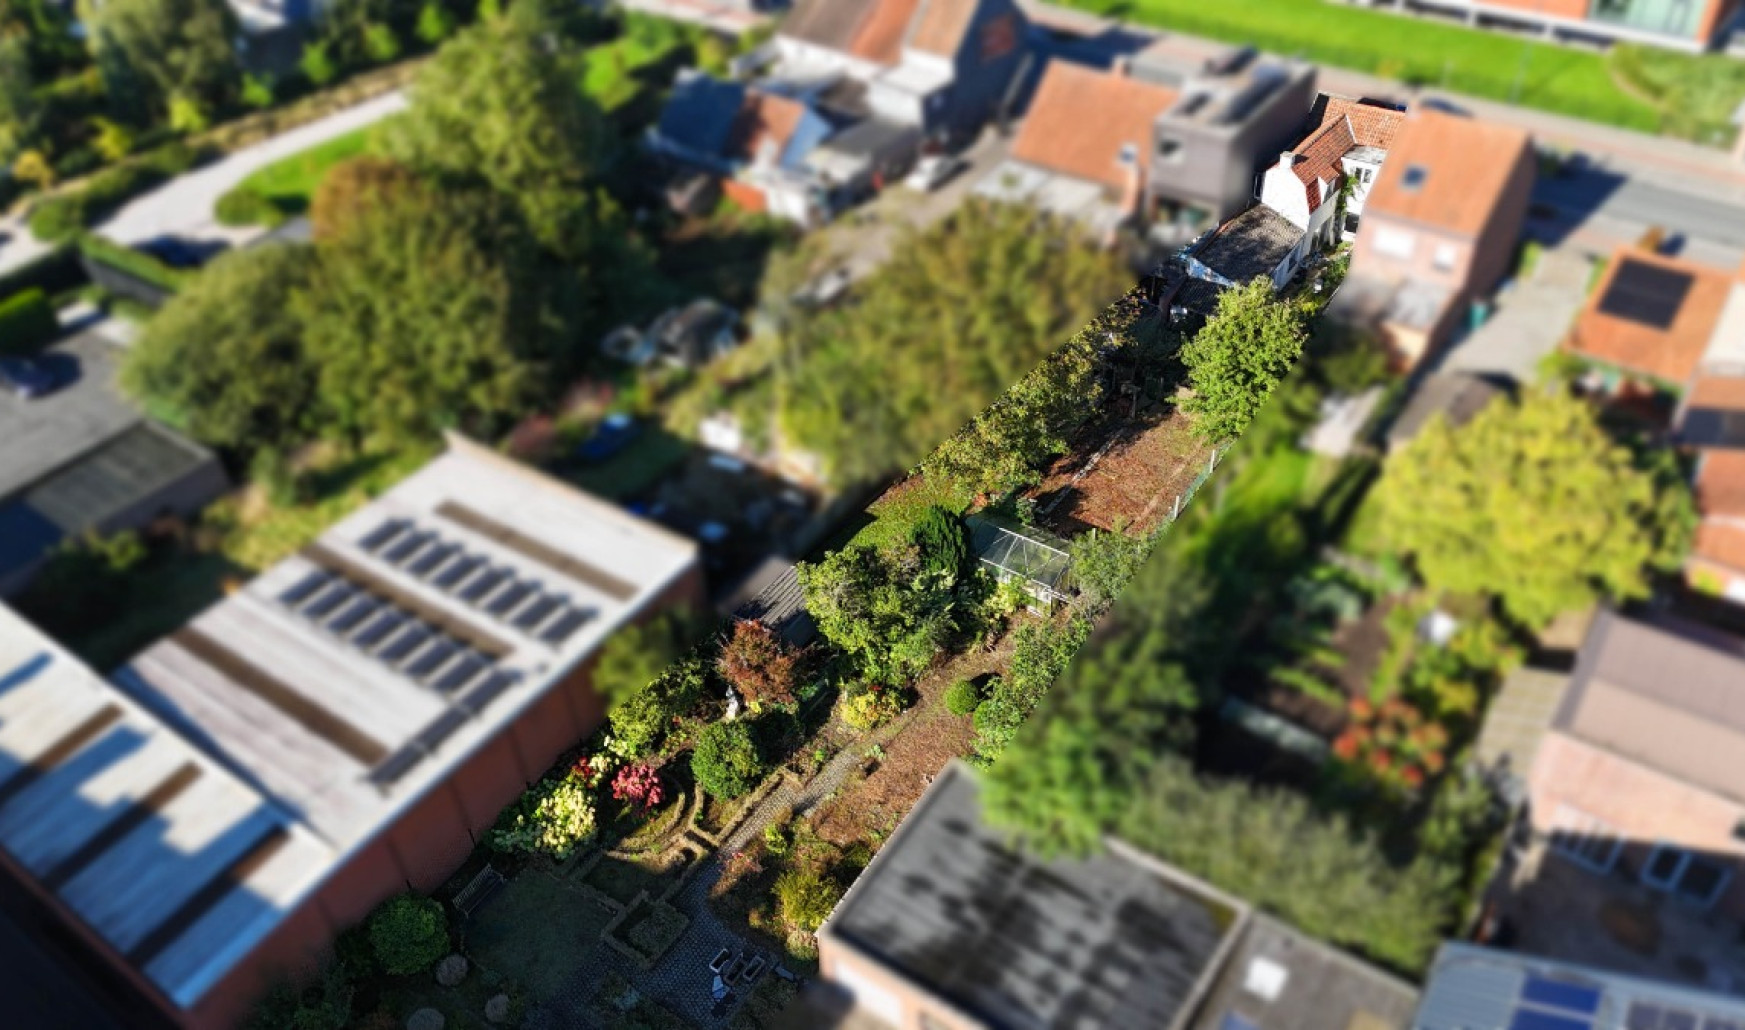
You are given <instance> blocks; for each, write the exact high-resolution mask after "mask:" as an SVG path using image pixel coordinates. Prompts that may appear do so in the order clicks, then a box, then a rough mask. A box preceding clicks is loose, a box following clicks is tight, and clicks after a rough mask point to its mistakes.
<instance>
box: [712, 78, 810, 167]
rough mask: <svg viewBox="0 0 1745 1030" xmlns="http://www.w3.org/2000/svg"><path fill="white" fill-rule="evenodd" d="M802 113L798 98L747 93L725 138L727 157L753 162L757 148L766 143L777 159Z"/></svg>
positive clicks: (802, 115) (791, 136) (756, 155)
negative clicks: (731, 128)
mask: <svg viewBox="0 0 1745 1030" xmlns="http://www.w3.org/2000/svg"><path fill="white" fill-rule="evenodd" d="M805 116H806V108H805V106H804V105H803V104H801V103H800V102H799V101H797V100H790V99H788V98H787V97H779V96H775V95H774V94H771V93H756V92H751V93H747V94H746V95H745V103H744V104H743V105H742V106H741V107H740V109H739V115H738V117H736V118H735V119H734V120H733V135H732V136H731V137H729V139H728V141H727V153H728V156H729V157H733V158H737V159H739V160H742V161H756V160H757V157H758V151H759V150H761V149H763V147H764V146H765V145H766V144H769V145H773V146H774V148H775V150H776V154H777V156H778V158H779V156H780V154H781V151H783V150H785V149H786V148H787V145H788V141H789V140H791V139H793V137H794V130H795V129H796V128H798V127H799V125H800V120H801V119H802V118H804V117H805Z"/></svg>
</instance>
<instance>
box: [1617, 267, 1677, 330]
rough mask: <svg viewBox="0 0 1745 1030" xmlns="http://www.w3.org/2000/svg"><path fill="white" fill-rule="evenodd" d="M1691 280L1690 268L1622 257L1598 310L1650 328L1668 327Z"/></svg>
mask: <svg viewBox="0 0 1745 1030" xmlns="http://www.w3.org/2000/svg"><path fill="white" fill-rule="evenodd" d="M1694 281H1695V280H1694V279H1693V278H1692V277H1691V275H1690V273H1689V272H1681V271H1679V270H1678V269H1676V268H1662V267H1661V266H1659V265H1651V264H1648V263H1646V262H1643V261H1633V260H1631V259H1629V258H1625V259H1624V260H1623V261H1622V262H1621V263H1620V264H1619V265H1618V271H1617V272H1616V274H1614V275H1613V276H1612V284H1611V286H1610V287H1608V288H1607V289H1606V295H1605V296H1604V297H1601V298H1600V312H1601V313H1602V314H1607V315H1611V316H1613V317H1615V318H1622V319H1625V320H1627V321H1631V322H1635V323H1637V324H1639V325H1645V326H1648V327H1649V328H1651V329H1670V328H1672V323H1673V322H1674V321H1676V320H1677V319H1678V311H1679V309H1680V308H1681V307H1683V306H1684V298H1685V295H1686V294H1688V293H1690V289H1691V285H1692V283H1693V282H1694Z"/></svg>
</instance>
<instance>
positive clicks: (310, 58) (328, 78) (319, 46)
mask: <svg viewBox="0 0 1745 1030" xmlns="http://www.w3.org/2000/svg"><path fill="white" fill-rule="evenodd" d="M297 67H298V68H299V69H300V70H301V71H302V72H303V75H304V77H305V78H307V79H308V80H309V82H310V83H311V84H313V85H315V86H325V85H327V84H328V83H329V82H332V81H333V80H334V79H335V78H337V77H338V76H339V64H338V62H336V61H334V59H333V56H332V55H331V54H329V53H328V52H327V44H326V43H309V44H307V45H305V46H304V47H303V56H302V57H299V58H298V59H297Z"/></svg>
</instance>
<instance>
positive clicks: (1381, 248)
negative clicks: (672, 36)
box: [1375, 225, 1418, 261]
mask: <svg viewBox="0 0 1745 1030" xmlns="http://www.w3.org/2000/svg"><path fill="white" fill-rule="evenodd" d="M1417 249H1418V237H1417V234H1415V233H1412V232H1408V231H1407V230H1405V229H1395V228H1393V227H1392V226H1387V225H1383V226H1379V227H1378V228H1377V229H1376V231H1375V252H1376V253H1377V254H1381V255H1383V256H1384V257H1390V258H1395V259H1397V260H1400V261H1410V260H1411V258H1412V255H1413V254H1414V253H1416V251H1417Z"/></svg>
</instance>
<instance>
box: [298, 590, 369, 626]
mask: <svg viewBox="0 0 1745 1030" xmlns="http://www.w3.org/2000/svg"><path fill="white" fill-rule="evenodd" d="M355 596H357V588H356V587H354V586H352V585H351V584H350V583H347V582H344V581H343V580H342V581H339V582H336V583H334V584H333V585H332V586H330V587H328V588H327V589H326V590H323V591H322V592H321V594H320V596H318V597H316V598H315V600H313V601H310V602H309V603H308V604H307V605H305V606H304V608H303V614H304V615H307V616H309V617H310V618H311V619H315V620H316V621H320V620H321V619H323V618H325V617H326V616H327V615H329V614H331V613H332V612H333V610H334V609H336V608H338V607H339V606H340V605H341V604H344V603H345V602H346V601H349V600H350V599H351V598H353V597H355Z"/></svg>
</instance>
